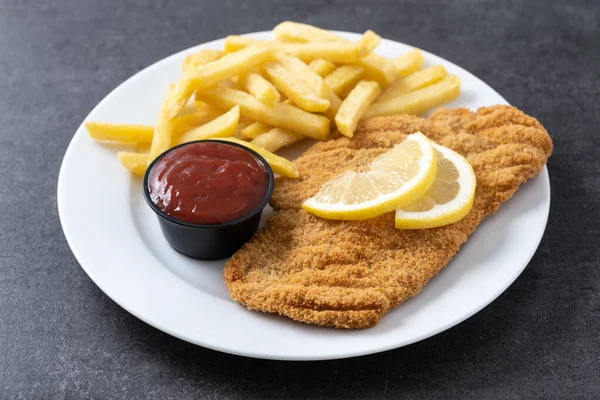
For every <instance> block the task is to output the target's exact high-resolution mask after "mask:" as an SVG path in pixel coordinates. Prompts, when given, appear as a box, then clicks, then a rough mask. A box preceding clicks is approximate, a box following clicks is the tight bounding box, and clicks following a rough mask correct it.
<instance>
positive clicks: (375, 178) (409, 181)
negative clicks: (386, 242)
mask: <svg viewBox="0 0 600 400" xmlns="http://www.w3.org/2000/svg"><path fill="white" fill-rule="evenodd" d="M436 170H437V159H436V153H435V151H434V149H433V146H432V144H431V142H430V141H429V139H427V138H426V137H425V135H423V134H422V133H420V132H418V133H413V134H412V135H409V136H408V137H407V138H406V140H404V141H403V142H402V143H400V144H398V145H396V146H395V147H394V148H393V149H391V150H390V151H388V152H387V153H384V154H382V155H380V156H379V157H377V158H376V159H375V160H373V161H372V162H371V164H370V169H369V170H368V171H366V172H356V171H346V172H343V173H342V174H340V175H337V176H336V177H334V178H333V179H331V180H330V181H329V182H326V183H325V184H324V185H323V186H321V188H320V189H319V191H318V193H317V194H316V195H315V196H313V197H311V198H310V199H308V200H306V201H305V202H304V204H302V207H303V208H304V209H305V210H306V211H308V212H309V213H312V214H314V215H317V216H319V217H322V218H328V219H342V220H361V219H367V218H372V217H375V216H378V215H381V214H384V213H386V212H389V211H392V210H394V209H397V208H399V207H401V206H404V205H407V204H411V203H414V202H415V201H416V200H417V199H419V198H420V197H421V196H423V195H424V194H425V192H427V190H428V189H429V187H430V186H431V185H432V183H433V181H434V179H435V176H436Z"/></svg>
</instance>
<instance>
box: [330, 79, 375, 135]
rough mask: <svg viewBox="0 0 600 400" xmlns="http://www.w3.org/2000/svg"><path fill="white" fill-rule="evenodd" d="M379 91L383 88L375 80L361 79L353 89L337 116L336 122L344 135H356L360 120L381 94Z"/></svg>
mask: <svg viewBox="0 0 600 400" xmlns="http://www.w3.org/2000/svg"><path fill="white" fill-rule="evenodd" d="M379 93H381V88H380V87H379V84H378V83H377V82H374V81H360V82H359V83H358V84H357V85H356V87H355V88H354V89H352V91H351V92H350V94H349V95H348V97H346V99H345V100H344V102H343V103H342V106H341V107H340V111H338V113H337V115H336V116H335V124H336V126H337V128H338V130H339V131H340V132H341V133H342V134H343V135H345V136H348V137H352V136H353V135H354V130H355V129H356V125H358V121H359V120H360V119H361V118H362V116H363V114H364V113H365V112H366V111H367V110H368V109H369V106H370V105H371V103H372V102H373V101H374V100H375V99H376V98H377V96H379Z"/></svg>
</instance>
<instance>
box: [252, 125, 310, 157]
mask: <svg viewBox="0 0 600 400" xmlns="http://www.w3.org/2000/svg"><path fill="white" fill-rule="evenodd" d="M305 137H306V136H304V135H301V134H299V133H294V132H290V131H288V130H285V129H281V128H273V129H271V130H269V131H268V132H265V133H263V134H262V135H259V136H257V137H256V138H254V140H252V142H250V143H253V144H255V145H257V146H260V147H262V148H264V149H265V150H268V151H272V152H275V151H277V150H279V149H280V148H282V147H285V146H289V145H290V144H293V143H296V142H299V141H300V140H302V139H304V138H305Z"/></svg>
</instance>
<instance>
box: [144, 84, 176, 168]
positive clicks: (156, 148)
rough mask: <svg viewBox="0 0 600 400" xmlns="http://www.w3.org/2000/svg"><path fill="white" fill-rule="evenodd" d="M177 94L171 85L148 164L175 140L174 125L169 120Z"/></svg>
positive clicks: (155, 133) (162, 108) (159, 117)
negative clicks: (174, 96) (170, 110)
mask: <svg viewBox="0 0 600 400" xmlns="http://www.w3.org/2000/svg"><path fill="white" fill-rule="evenodd" d="M174 92H175V85H173V84H171V85H169V89H168V90H167V96H166V97H165V99H164V100H163V102H162V105H161V106H160V111H159V112H158V118H157V120H156V125H155V126H154V133H153V135H152V145H151V146H150V156H149V158H148V162H149V163H150V162H152V160H154V159H155V158H156V157H157V156H158V155H160V154H161V153H162V152H164V151H166V150H167V149H168V148H169V147H171V142H172V140H173V123H172V122H171V121H170V119H169V104H170V102H171V99H172V97H173V95H174Z"/></svg>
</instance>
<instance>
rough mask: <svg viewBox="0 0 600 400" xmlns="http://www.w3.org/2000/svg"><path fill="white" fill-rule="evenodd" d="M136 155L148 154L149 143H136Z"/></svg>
mask: <svg viewBox="0 0 600 400" xmlns="http://www.w3.org/2000/svg"><path fill="white" fill-rule="evenodd" d="M135 151H136V152H137V153H150V143H138V144H136V145H135Z"/></svg>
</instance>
